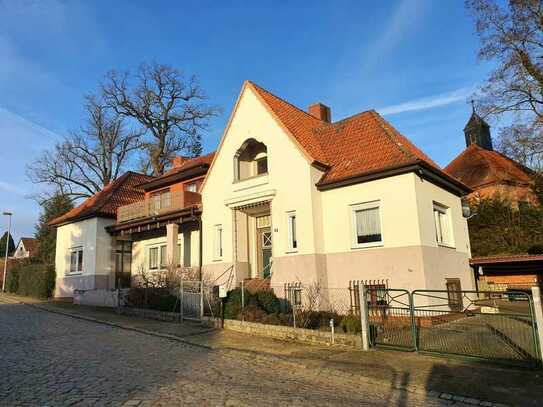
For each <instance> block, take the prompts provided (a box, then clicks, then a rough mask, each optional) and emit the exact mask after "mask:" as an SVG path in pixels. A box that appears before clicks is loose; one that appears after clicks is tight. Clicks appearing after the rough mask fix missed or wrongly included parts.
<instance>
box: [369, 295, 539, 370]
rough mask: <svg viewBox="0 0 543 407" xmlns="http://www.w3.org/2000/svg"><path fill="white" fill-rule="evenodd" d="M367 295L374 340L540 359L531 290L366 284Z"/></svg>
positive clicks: (503, 358)
mask: <svg viewBox="0 0 543 407" xmlns="http://www.w3.org/2000/svg"><path fill="white" fill-rule="evenodd" d="M366 301H367V304H368V321H369V325H370V326H369V328H370V330H369V331H370V343H371V344H372V345H373V346H379V347H390V348H395V349H400V350H406V351H415V350H416V351H419V352H422V353H432V354H439V355H455V356H461V357H467V358H475V359H480V360H487V361H493V362H498V363H507V364H518V365H530V366H536V365H539V364H540V363H539V361H540V360H541V359H540V356H539V355H540V349H539V344H538V339H537V327H536V323H535V317H534V312H533V303H532V298H531V296H530V295H529V294H526V293H523V292H493V291H484V292H482V291H453V290H450V289H449V290H415V291H413V292H409V291H407V290H399V289H388V288H387V289H382V288H380V289H372V288H366Z"/></svg>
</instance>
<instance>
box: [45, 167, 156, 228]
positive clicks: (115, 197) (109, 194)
mask: <svg viewBox="0 0 543 407" xmlns="http://www.w3.org/2000/svg"><path fill="white" fill-rule="evenodd" d="M152 179H153V177H151V176H148V175H144V174H138V173H136V172H132V171H129V172H127V173H125V174H123V175H122V176H120V177H119V178H117V179H116V180H115V181H112V182H110V183H109V184H108V185H106V186H105V187H104V189H103V190H101V191H100V192H98V193H96V194H94V195H93V196H91V197H90V198H87V199H86V200H85V201H83V203H82V204H81V205H79V206H77V207H75V208H73V209H72V210H70V211H68V212H67V213H65V214H64V215H62V216H60V217H58V218H56V219H53V220H52V221H51V222H49V224H50V225H60V224H64V223H69V222H73V221H76V220H82V219H86V218H90V217H93V216H103V217H109V218H115V217H116V213H117V208H118V207H119V206H123V205H128V204H131V203H134V202H137V201H141V200H143V199H144V197H145V192H144V191H143V189H142V188H141V187H140V185H141V184H142V183H144V182H148V181H151V180H152Z"/></svg>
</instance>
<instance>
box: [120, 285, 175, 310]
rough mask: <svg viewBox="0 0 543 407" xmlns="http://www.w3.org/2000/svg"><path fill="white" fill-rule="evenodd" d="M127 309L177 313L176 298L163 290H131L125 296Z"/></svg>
mask: <svg viewBox="0 0 543 407" xmlns="http://www.w3.org/2000/svg"><path fill="white" fill-rule="evenodd" d="M126 302H127V305H128V306H129V307H134V308H140V307H143V308H147V309H152V310H156V311H163V312H179V311H180V309H179V305H180V303H179V301H178V299H177V296H175V295H173V294H171V292H170V290H168V289H165V288H139V287H138V288H131V289H130V291H128V295H127V296H126Z"/></svg>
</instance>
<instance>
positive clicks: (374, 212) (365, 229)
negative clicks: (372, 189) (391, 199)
mask: <svg viewBox="0 0 543 407" xmlns="http://www.w3.org/2000/svg"><path fill="white" fill-rule="evenodd" d="M382 243H383V235H382V233H381V214H380V203H379V202H378V201H377V202H368V203H364V204H360V205H356V206H354V207H353V247H367V246H377V245H381V244H382Z"/></svg>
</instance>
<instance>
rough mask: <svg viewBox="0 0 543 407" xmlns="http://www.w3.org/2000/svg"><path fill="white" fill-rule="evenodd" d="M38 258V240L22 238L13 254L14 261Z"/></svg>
mask: <svg viewBox="0 0 543 407" xmlns="http://www.w3.org/2000/svg"><path fill="white" fill-rule="evenodd" d="M37 256H38V239H34V238H33V237H22V238H21V239H20V240H19V243H17V247H16V248H15V251H14V252H13V256H12V257H13V258H14V259H27V258H32V257H37Z"/></svg>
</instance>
